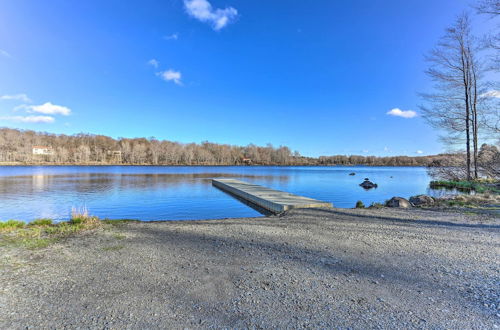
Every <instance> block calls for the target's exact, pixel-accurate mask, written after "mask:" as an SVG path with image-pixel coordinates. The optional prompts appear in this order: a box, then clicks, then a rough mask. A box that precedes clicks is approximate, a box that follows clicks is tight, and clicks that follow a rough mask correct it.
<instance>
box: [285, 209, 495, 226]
mask: <svg viewBox="0 0 500 330" xmlns="http://www.w3.org/2000/svg"><path fill="white" fill-rule="evenodd" d="M307 210H310V211H309V212H308V211H307ZM308 213H309V214H308ZM315 213H323V214H325V215H329V216H332V215H342V216H347V217H359V218H366V219H373V220H384V221H391V222H397V223H402V224H405V225H415V224H420V225H425V226H438V227H457V228H459V227H463V228H479V229H500V225H493V224H491V225H490V224H480V223H477V224H469V223H459V222H451V221H446V220H443V221H441V220H439V221H438V220H422V219H401V218H398V217H391V216H382V215H376V214H375V215H368V214H360V213H356V214H353V213H349V212H343V211H340V210H339V209H332V210H328V209H302V210H300V211H298V210H295V211H294V216H317V215H318V214H315Z"/></svg>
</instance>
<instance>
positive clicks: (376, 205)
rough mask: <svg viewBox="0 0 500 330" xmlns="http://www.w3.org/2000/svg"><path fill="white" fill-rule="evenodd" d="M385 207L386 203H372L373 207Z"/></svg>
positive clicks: (371, 206)
mask: <svg viewBox="0 0 500 330" xmlns="http://www.w3.org/2000/svg"><path fill="white" fill-rule="evenodd" d="M384 207H385V205H384V204H382V203H371V205H370V208H371V209H381V208H384Z"/></svg>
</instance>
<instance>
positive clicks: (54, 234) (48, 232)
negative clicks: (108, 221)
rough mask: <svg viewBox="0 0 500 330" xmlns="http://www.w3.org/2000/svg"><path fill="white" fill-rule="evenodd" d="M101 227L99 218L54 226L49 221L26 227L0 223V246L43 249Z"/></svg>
mask: <svg viewBox="0 0 500 330" xmlns="http://www.w3.org/2000/svg"><path fill="white" fill-rule="evenodd" d="M99 226H101V222H100V220H99V218H97V217H92V216H81V217H78V220H77V221H74V219H71V220H70V221H68V222H60V223H57V224H54V223H53V222H52V220H51V219H37V220H34V221H32V222H31V223H29V224H28V225H26V224H25V223H24V222H22V221H17V220H9V221H6V222H0V246H7V245H10V246H18V247H24V248H27V249H40V248H45V247H47V246H49V245H51V244H53V243H55V242H57V241H58V240H60V239H61V238H64V237H69V236H71V235H74V234H77V233H80V232H83V231H86V230H90V229H94V228H97V227H99Z"/></svg>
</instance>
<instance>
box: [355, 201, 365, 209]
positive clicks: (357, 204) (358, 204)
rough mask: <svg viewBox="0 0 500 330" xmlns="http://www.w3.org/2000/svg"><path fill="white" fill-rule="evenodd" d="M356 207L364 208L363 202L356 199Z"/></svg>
mask: <svg viewBox="0 0 500 330" xmlns="http://www.w3.org/2000/svg"><path fill="white" fill-rule="evenodd" d="M356 208H357V209H364V208H365V204H363V202H362V201H357V202H356Z"/></svg>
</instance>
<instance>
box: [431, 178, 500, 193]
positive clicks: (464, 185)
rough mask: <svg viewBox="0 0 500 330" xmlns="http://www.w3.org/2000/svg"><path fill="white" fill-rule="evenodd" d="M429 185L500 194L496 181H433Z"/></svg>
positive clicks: (434, 187) (437, 187) (436, 187)
mask: <svg viewBox="0 0 500 330" xmlns="http://www.w3.org/2000/svg"><path fill="white" fill-rule="evenodd" d="M429 186H430V187H431V188H433V189H440V188H444V189H456V190H458V191H463V192H471V191H474V192H477V193H494V194H500V189H498V188H496V186H495V183H494V182H490V181H431V183H430V184H429Z"/></svg>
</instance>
